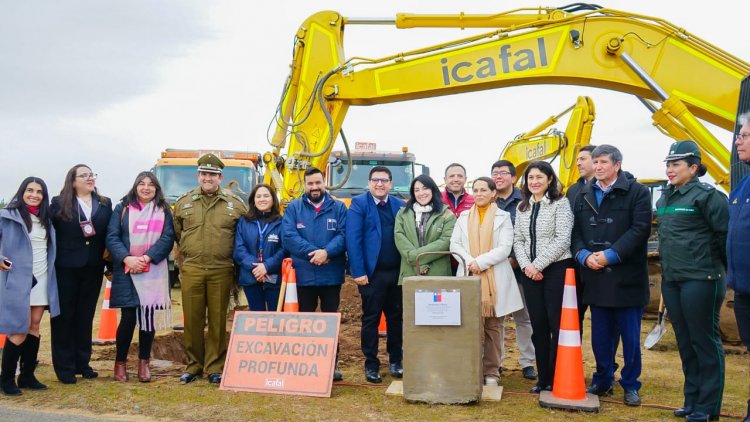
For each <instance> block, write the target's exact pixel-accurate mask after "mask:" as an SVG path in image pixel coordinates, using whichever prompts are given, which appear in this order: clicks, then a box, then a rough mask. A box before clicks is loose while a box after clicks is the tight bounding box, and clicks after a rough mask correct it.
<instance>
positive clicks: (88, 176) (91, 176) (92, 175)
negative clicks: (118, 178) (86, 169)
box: [76, 173, 98, 180]
mask: <svg viewBox="0 0 750 422" xmlns="http://www.w3.org/2000/svg"><path fill="white" fill-rule="evenodd" d="M97 176H98V175H97V174H96V173H81V174H79V175H78V176H76V177H77V178H79V179H84V180H85V179H92V180H96V177H97Z"/></svg>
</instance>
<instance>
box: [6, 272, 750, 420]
mask: <svg viewBox="0 0 750 422" xmlns="http://www.w3.org/2000/svg"><path fill="white" fill-rule="evenodd" d="M172 294H173V320H174V321H176V322H179V321H180V320H181V313H182V309H181V306H180V301H179V297H180V293H179V289H177V290H173V292H172ZM341 298H342V300H341V307H340V311H341V314H342V326H341V335H340V351H341V353H340V360H341V362H342V370H343V372H344V375H345V381H344V382H341V383H334V386H333V391H332V395H331V398H329V399H316V398H309V397H294V396H277V395H270V394H251V393H234V392H227V391H221V390H218V389H217V388H216V386H213V385H211V384H208V383H207V382H206V381H205V378H204V379H203V380H201V381H197V382H195V383H193V384H190V386H181V385H180V384H179V382H178V381H177V377H178V376H179V375H180V373H181V372H182V371H183V369H184V363H185V362H184V359H185V358H184V349H183V345H182V332H180V331H171V330H167V331H163V332H159V333H158V334H157V338H156V340H155V342H154V346H153V351H152V373H153V374H154V381H153V382H152V383H150V384H141V383H138V382H137V381H135V380H133V379H132V378H134V377H135V362H136V360H137V345H136V344H135V343H136V342H137V339H138V336H137V333H136V335H135V337H134V344H133V345H132V346H131V349H130V356H129V362H130V366H129V372H130V374H131V381H130V382H128V383H126V384H122V383H116V382H113V380H112V378H111V377H112V367H113V361H114V355H115V350H114V349H115V348H114V346H113V345H107V346H95V347H94V355H93V357H92V362H91V364H92V366H93V367H94V369H96V370H97V371H99V373H100V377H99V378H98V379H96V380H80V381H79V382H78V384H76V385H72V386H69V385H62V384H60V383H59V382H57V380H56V379H55V376H54V372H53V370H52V365H51V358H50V351H49V320H48V317H45V319H44V321H43V326H42V350H41V351H40V357H39V360H40V367H39V370H38V376H39V378H40V380H41V381H42V382H44V383H46V384H48V385H49V386H50V389H49V390H47V391H44V392H25V393H24V395H23V396H21V397H18V398H5V397H0V403H1V404H0V405H2V406H14V407H23V408H34V409H47V410H55V411H64V412H66V413H70V414H77V412H80V413H81V414H92V413H93V414H98V415H118V416H121V417H125V419H130V418H132V419H133V420H170V421H171V420H199V421H215V420H222V421H223V420H230V421H231V420H242V421H245V420H248V419H252V420H271V419H273V420H295V421H297V420H320V419H327V420H377V421H378V422H380V421H383V420H399V421H401V420H445V419H446V416H447V415H450V416H449V417H450V419H451V420H502V421H505V420H507V421H518V420H531V419H533V420H537V421H545V420H559V419H561V418H566V419H572V420H586V421H587V422H588V421H592V420H594V421H612V420H616V421H632V420H671V419H672V418H673V416H672V415H671V411H670V408H674V407H677V406H680V405H681V404H682V402H681V391H682V374H681V371H680V362H679V356H678V355H677V347H676V342H675V339H674V334H673V332H672V330H671V327H670V326H669V324H668V325H667V327H668V332H667V334H666V335H665V337H664V338H663V339H662V341H660V342H659V344H658V345H657V346H656V347H655V348H654V349H653V350H644V351H643V375H642V377H641V380H642V381H643V383H644V386H643V389H642V390H641V393H642V396H643V400H644V406H641V407H640V408H635V409H634V408H628V407H626V406H623V405H622V391H621V389H619V387H617V388H616V390H615V396H614V397H611V398H609V399H604V400H602V408H601V411H600V413H599V414H598V415H590V414H581V413H576V412H564V413H561V412H560V411H550V410H546V409H543V408H541V407H539V405H538V404H537V397H536V396H535V395H531V394H528V393H527V391H528V389H529V388H530V387H531V386H532V385H533V381H529V380H526V379H524V378H523V377H522V374H521V368H520V366H519V365H518V352H517V349H516V344H515V330H514V324H513V322H512V321H511V320H509V321H507V322H506V342H505V344H506V358H505V361H504V362H503V366H504V371H503V376H502V380H501V384H502V385H503V387H504V388H505V391H504V394H503V400H502V401H501V402H481V403H479V404H476V405H473V406H431V405H425V404H413V403H407V402H405V401H404V400H403V398H399V397H392V396H386V395H385V394H384V389H385V387H387V386H388V385H389V384H390V381H391V379H390V376H389V375H387V371H385V376H384V383H383V384H381V385H377V386H374V385H370V384H367V383H366V382H365V379H364V374H363V361H364V358H363V356H362V353H361V350H360V345H359V327H360V317H361V305H360V301H359V294H358V292H357V289H356V286H355V285H354V284H353V283H351V282H347V283H346V284H345V285H344V287H343V289H342V294H341ZM240 302H241V303H240V304H238V305H237V306H239V307H240V308H239V309H241V306H242V305H243V303H242V302H244V299H242V300H241V301H240ZM98 322H99V312H97V316H96V319H95V324H98ZM589 323H590V322H589V320H588V317H587V318H586V321H585V323H584V338H583V345H584V346H583V353H584V371H585V374H586V376H587V377H590V375H591V373H592V372H593V371H594V369H595V365H594V359H593V356H592V353H591V348H590V344H591V341H590V337H589V332H588V325H589ZM653 325H654V321H653V320H646V321H644V322H643V328H642V336H643V337H642V338H645V335H646V334H647V333H648V332H649V331H650V330H651V328H652V327H653ZM230 326H231V322H228V327H230ZM95 337H96V328H95ZM380 343H381V347H380V352H381V360H383V361H385V360H386V359H387V357H386V354H385V341H384V340H383V341H381V342H380ZM726 348H727V359H726V368H727V376H726V388H725V391H724V404H723V408H722V411H723V414H724V415H725V416H733V417H738V416H740V415H744V411H745V406H746V401H747V399H748V394H749V393H750V389H749V388H750V387H749V385H748V384H749V381H748V380H750V356H748V354H747V353H746V352H745V351H744V350H743V349H742V348H741V347H737V346H726ZM618 360H619V361H620V362H622V355H619V356H618Z"/></svg>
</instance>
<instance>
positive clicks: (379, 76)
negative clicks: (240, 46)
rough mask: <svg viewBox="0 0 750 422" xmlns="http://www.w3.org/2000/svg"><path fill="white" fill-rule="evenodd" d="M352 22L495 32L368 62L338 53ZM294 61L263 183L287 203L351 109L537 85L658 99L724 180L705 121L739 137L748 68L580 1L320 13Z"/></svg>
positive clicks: (657, 23)
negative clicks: (486, 8) (390, 13)
mask: <svg viewBox="0 0 750 422" xmlns="http://www.w3.org/2000/svg"><path fill="white" fill-rule="evenodd" d="M354 24H385V25H393V26H394V27H397V28H407V27H409V28H413V27H455V28H470V27H474V28H477V27H483V28H493V29H492V31H491V32H487V33H484V34H479V35H473V36H470V37H465V38H462V39H459V40H455V41H452V42H448V43H442V44H438V45H434V46H428V47H425V48H420V49H417V50H412V51H407V52H401V53H396V54H393V55H390V56H386V57H382V58H374V59H373V58H363V57H346V56H345V54H344V47H343V30H344V27H345V25H354ZM293 57H294V62H293V63H292V66H291V72H290V75H289V77H288V79H287V83H286V85H285V88H284V91H283V96H282V100H281V103H280V104H279V106H278V108H277V118H276V125H275V127H274V134H273V137H272V140H271V143H272V146H273V151H270V152H268V153H266V154H265V155H264V161H265V162H266V163H267V166H268V167H267V170H266V180H267V181H269V182H274V183H275V184H276V186H277V188H279V191H280V192H281V195H282V202H284V201H288V200H289V199H293V198H294V197H296V196H299V195H300V194H301V191H302V183H301V180H302V178H301V176H300V175H301V172H303V171H304V170H305V169H306V168H307V167H309V166H315V167H318V168H321V169H322V168H325V164H326V161H327V159H328V154H330V151H331V149H332V147H333V144H334V140H335V139H336V136H337V134H338V133H339V131H340V130H341V126H342V124H343V121H344V118H345V116H346V113H347V111H348V108H349V107H350V106H352V105H375V104H383V103H389V102H396V101H407V100H414V99H420V98H430V97H436V96H442V95H451V94H459V93H464V92H473V91H480V90H487V89H494V88H502V87H507V86H516V85H532V84H573V85H583V86H591V87H597V88H604V89H609V90H615V91H620V92H624V93H627V94H632V95H636V96H638V97H642V98H644V99H648V100H651V101H656V102H659V103H661V109H662V110H663V113H664V114H666V115H668V118H670V119H673V120H676V121H678V122H679V123H680V125H681V126H682V127H683V128H684V129H685V132H686V133H687V134H689V135H690V136H691V137H692V138H694V139H695V140H696V141H697V142H698V143H699V145H700V146H701V147H702V149H703V150H704V151H705V152H706V153H707V155H708V156H710V157H712V159H713V160H714V162H715V167H716V168H715V172H714V173H715V174H714V173H712V174H713V175H714V177H715V178H717V180H719V179H722V174H723V175H724V176H725V177H723V179H726V180H728V176H727V175H726V172H727V170H728V169H729V152H728V151H727V149H726V148H725V147H723V146H722V144H721V143H720V142H719V141H718V140H716V139H715V138H714V137H713V135H711V133H710V132H709V131H708V130H707V129H706V128H705V127H704V126H703V124H702V123H701V120H702V121H707V122H710V123H712V124H715V125H716V126H718V127H721V128H724V129H726V130H729V131H732V130H734V127H735V116H736V114H737V104H738V98H739V93H740V82H741V80H742V78H743V77H744V76H745V75H747V74H748V73H750V65H749V64H748V63H747V62H745V61H743V60H741V59H739V58H737V57H735V56H733V55H731V54H729V53H727V52H725V51H723V50H721V49H719V48H718V47H716V46H713V45H711V44H710V43H708V42H706V41H704V40H702V39H700V38H698V37H696V36H695V35H693V34H691V33H689V32H687V31H686V30H684V29H683V28H680V27H678V26H676V25H673V24H671V23H669V22H667V21H664V20H662V19H658V18H652V17H648V16H642V15H638V14H634V13H627V12H622V11H617V10H612V9H601V8H597V7H595V6H587V5H581V4H577V5H576V6H574V7H572V8H570V9H565V10H563V9H550V8H536V9H516V10H511V11H509V12H503V13H498V14H495V15H467V14H463V13H461V14H457V15H408V14H399V15H397V16H396V17H395V18H393V19H382V20H378V19H356V18H344V17H343V16H342V15H341V14H339V13H337V12H333V11H324V12H319V13H316V14H315V15H313V16H311V17H310V18H308V19H307V20H306V21H305V22H304V23H303V24H302V26H300V28H299V30H298V31H297V34H296V44H295V51H294V56H293ZM686 70H689V71H686ZM565 158H567V159H570V156H566V157H565Z"/></svg>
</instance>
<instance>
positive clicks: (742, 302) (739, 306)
mask: <svg viewBox="0 0 750 422" xmlns="http://www.w3.org/2000/svg"><path fill="white" fill-rule="evenodd" d="M734 317H735V318H737V329H738V330H739V332H740V339H742V342H743V343H744V344H745V347H747V350H748V351H750V294H743V293H737V291H735V292H734Z"/></svg>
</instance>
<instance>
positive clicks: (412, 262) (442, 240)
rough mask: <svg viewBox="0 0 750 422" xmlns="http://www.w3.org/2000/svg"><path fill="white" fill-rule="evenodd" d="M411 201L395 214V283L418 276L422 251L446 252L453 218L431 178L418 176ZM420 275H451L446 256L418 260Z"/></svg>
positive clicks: (449, 263) (453, 221)
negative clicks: (398, 266)
mask: <svg viewBox="0 0 750 422" xmlns="http://www.w3.org/2000/svg"><path fill="white" fill-rule="evenodd" d="M409 193H410V194H411V199H409V200H408V201H407V202H406V206H405V207H404V208H401V210H399V212H398V214H396V222H395V224H394V238H395V240H396V248H397V249H398V252H399V253H400V254H401V271H400V273H399V278H398V284H399V285H400V284H401V283H403V280H404V277H409V276H413V275H417V272H416V263H417V255H419V254H421V253H423V252H448V251H449V250H450V241H451V234H453V226H454V225H455V224H456V217H455V216H454V215H453V213H452V212H451V210H450V209H448V207H446V206H445V205H443V202H442V201H441V199H440V190H439V189H438V187H437V184H436V183H435V181H434V180H432V178H431V177H430V176H427V175H425V174H423V175H420V176H417V177H416V178H415V179H414V180H412V182H411V187H410V188H409ZM419 265H420V271H419V275H431V276H450V275H453V271H452V270H451V261H450V257H449V256H448V255H438V254H430V255H425V256H423V257H421V258H420V259H419Z"/></svg>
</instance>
